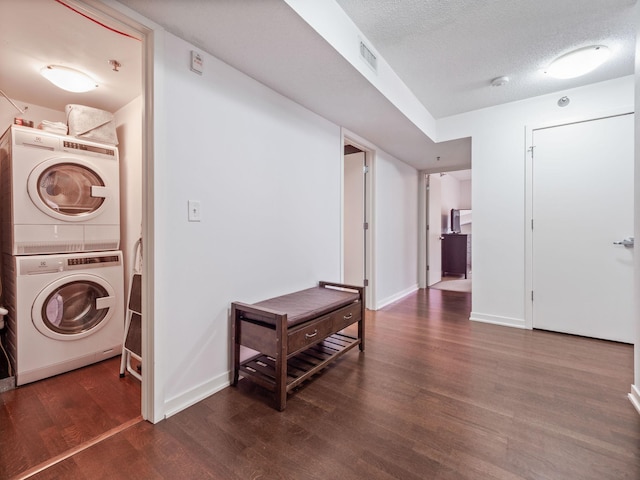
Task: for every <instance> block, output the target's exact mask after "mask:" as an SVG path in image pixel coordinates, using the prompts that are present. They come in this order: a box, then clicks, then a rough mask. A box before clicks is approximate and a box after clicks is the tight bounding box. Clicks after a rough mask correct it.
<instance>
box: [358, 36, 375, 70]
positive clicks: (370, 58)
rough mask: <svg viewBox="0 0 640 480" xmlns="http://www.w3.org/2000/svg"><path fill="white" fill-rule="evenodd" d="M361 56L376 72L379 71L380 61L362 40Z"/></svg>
mask: <svg viewBox="0 0 640 480" xmlns="http://www.w3.org/2000/svg"><path fill="white" fill-rule="evenodd" d="M360 56H361V57H362V58H364V61H365V62H367V64H368V65H369V66H370V67H371V68H372V69H373V71H374V72H377V71H378V59H377V58H376V56H375V54H374V53H373V52H372V51H371V49H370V48H369V47H367V46H366V45H365V43H364V42H363V41H362V40H360Z"/></svg>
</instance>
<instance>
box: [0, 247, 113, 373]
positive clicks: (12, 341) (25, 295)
mask: <svg viewBox="0 0 640 480" xmlns="http://www.w3.org/2000/svg"><path fill="white" fill-rule="evenodd" d="M3 267H4V280H5V281H4V282H3V283H4V286H5V302H6V305H7V309H8V310H9V313H8V315H7V330H8V331H7V340H8V342H7V343H8V346H9V348H8V351H9V356H10V358H11V361H12V364H13V366H14V368H15V372H16V384H17V385H23V384H25V383H29V382H33V381H36V380H40V379H42V378H47V377H50V376H53V375H57V374H59V373H63V372H68V371H70V370H73V369H76V368H79V367H83V366H85V365H89V364H92V363H95V362H99V361H101V360H104V359H107V358H110V357H113V356H116V355H119V354H120V353H121V352H122V338H123V334H124V271H123V265H122V253H121V252H119V251H118V252H93V253H76V254H64V255H30V256H18V257H16V256H11V255H8V254H4V255H3Z"/></svg>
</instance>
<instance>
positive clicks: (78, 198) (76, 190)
mask: <svg viewBox="0 0 640 480" xmlns="http://www.w3.org/2000/svg"><path fill="white" fill-rule="evenodd" d="M28 191H29V196H30V197H31V200H32V201H33V203H34V204H35V205H36V206H37V207H38V208H39V209H40V210H41V211H42V212H44V213H46V214H47V215H49V216H51V217H53V218H57V219H62V220H66V221H71V222H75V221H78V222H80V221H85V220H88V219H90V218H92V217H95V216H97V215H99V214H100V213H101V212H102V210H103V207H104V204H105V202H106V201H107V192H108V188H107V187H106V186H105V182H104V181H103V179H102V177H101V176H100V174H99V173H98V172H96V171H95V169H93V168H91V167H90V166H88V165H83V164H82V163H78V162H70V161H66V162H65V161H62V159H54V160H49V161H47V162H43V163H41V164H40V165H38V166H37V167H36V168H35V169H34V170H33V171H32V172H31V174H30V175H29V180H28Z"/></svg>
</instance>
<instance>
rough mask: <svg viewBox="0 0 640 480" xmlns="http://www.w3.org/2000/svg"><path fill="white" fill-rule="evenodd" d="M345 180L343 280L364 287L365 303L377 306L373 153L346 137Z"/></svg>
mask: <svg viewBox="0 0 640 480" xmlns="http://www.w3.org/2000/svg"><path fill="white" fill-rule="evenodd" d="M343 148H344V150H343V176H342V178H343V181H342V280H343V282H344V283H346V284H348V285H356V286H364V287H365V303H366V305H367V307H368V308H372V307H373V306H374V305H375V303H374V301H375V300H374V294H373V291H374V286H373V262H372V255H371V252H372V244H373V240H372V228H371V218H372V215H371V188H372V181H371V178H372V164H373V156H374V152H373V151H372V150H368V149H367V148H366V147H365V146H364V145H363V144H362V143H357V142H355V141H354V140H351V139H348V138H346V137H345V138H344V141H343Z"/></svg>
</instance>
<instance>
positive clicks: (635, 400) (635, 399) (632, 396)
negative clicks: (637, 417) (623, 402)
mask: <svg viewBox="0 0 640 480" xmlns="http://www.w3.org/2000/svg"><path fill="white" fill-rule="evenodd" d="M629 400H630V401H631V405H633V406H634V408H635V409H636V410H637V411H638V413H640V388H639V387H637V386H635V385H631V392H630V393H629Z"/></svg>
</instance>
